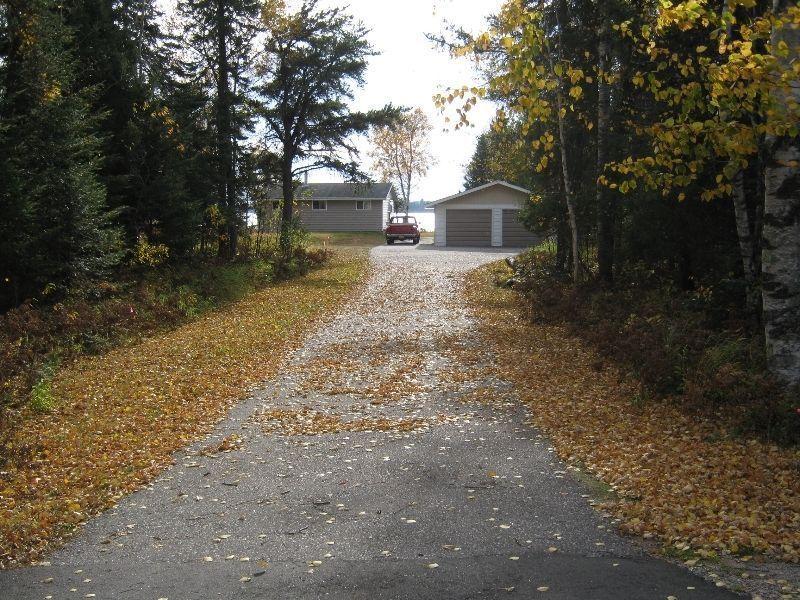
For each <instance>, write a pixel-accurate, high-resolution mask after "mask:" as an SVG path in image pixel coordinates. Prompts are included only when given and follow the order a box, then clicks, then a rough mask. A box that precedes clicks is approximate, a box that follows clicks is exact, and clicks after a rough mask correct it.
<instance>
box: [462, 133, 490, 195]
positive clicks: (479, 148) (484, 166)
mask: <svg viewBox="0 0 800 600" xmlns="http://www.w3.org/2000/svg"><path fill="white" fill-rule="evenodd" d="M488 162H489V134H488V133H482V134H480V135H479V136H478V141H477V142H476V144H475V152H473V154H472V158H471V159H470V161H469V164H468V165H467V171H466V173H465V175H464V189H465V190H469V189H472V188H476V187H478V186H481V185H484V184H486V183H489V181H491V179H490V175H489V168H488Z"/></svg>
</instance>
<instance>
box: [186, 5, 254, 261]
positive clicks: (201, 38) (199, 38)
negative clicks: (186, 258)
mask: <svg viewBox="0 0 800 600" xmlns="http://www.w3.org/2000/svg"><path fill="white" fill-rule="evenodd" d="M178 8H179V11H180V13H181V14H182V15H183V16H184V18H185V21H186V27H187V29H188V31H189V37H188V46H189V50H190V51H191V52H192V55H193V58H192V60H191V61H190V65H189V66H190V68H191V69H192V70H193V71H194V74H195V76H196V77H197V78H198V79H200V80H202V81H203V82H204V83H205V84H206V86H208V88H209V89H210V91H211V93H210V97H211V99H212V103H213V121H212V122H213V131H214V135H215V144H214V155H215V169H214V170H215V176H216V187H217V202H218V204H219V206H220V208H221V209H222V213H223V215H224V217H225V226H224V229H223V230H222V231H220V232H219V252H220V254H223V255H227V256H231V257H232V256H235V254H236V248H237V238H238V230H239V226H240V221H241V192H240V190H239V189H237V156H238V153H239V144H240V141H241V139H242V138H243V132H244V131H245V130H246V129H248V127H249V126H250V118H249V111H248V108H247V102H246V100H247V97H248V92H249V91H250V75H251V73H250V67H251V64H252V62H253V61H252V44H253V39H254V37H255V35H256V32H257V26H258V21H257V18H258V16H259V9H260V2H259V1H258V0H181V1H180V2H179V4H178Z"/></svg>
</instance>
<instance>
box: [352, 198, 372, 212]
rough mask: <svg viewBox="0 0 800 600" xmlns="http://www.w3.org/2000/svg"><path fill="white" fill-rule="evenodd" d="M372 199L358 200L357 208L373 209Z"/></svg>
mask: <svg viewBox="0 0 800 600" xmlns="http://www.w3.org/2000/svg"><path fill="white" fill-rule="evenodd" d="M371 209H372V200H356V210H371Z"/></svg>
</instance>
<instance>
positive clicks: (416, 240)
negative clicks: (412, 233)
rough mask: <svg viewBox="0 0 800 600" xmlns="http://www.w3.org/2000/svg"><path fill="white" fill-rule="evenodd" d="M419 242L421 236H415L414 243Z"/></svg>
mask: <svg viewBox="0 0 800 600" xmlns="http://www.w3.org/2000/svg"><path fill="white" fill-rule="evenodd" d="M417 244H419V238H418V237H415V238H414V245H415V246H416V245H417Z"/></svg>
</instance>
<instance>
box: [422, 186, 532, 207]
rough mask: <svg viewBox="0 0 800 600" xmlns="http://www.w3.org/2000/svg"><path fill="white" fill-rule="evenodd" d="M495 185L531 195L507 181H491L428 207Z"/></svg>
mask: <svg viewBox="0 0 800 600" xmlns="http://www.w3.org/2000/svg"><path fill="white" fill-rule="evenodd" d="M496 185H502V186H503V187H507V188H509V189H512V190H515V191H517V192H522V193H523V194H528V195H530V194H532V193H533V192H531V191H530V190H526V189H525V188H523V187H519V186H518V185H513V184H511V183H508V182H507V181H491V182H489V183H485V184H484V185H480V186H478V187H474V188H472V189H469V190H464V191H463V192H459V193H458V194H453V195H452V196H448V197H447V198H442V199H441V200H437V201H436V202H431V203H430V206H436V205H437V204H444V203H445V202H450V200H455V199H456V198H463V197H464V196H469V195H470V194H474V193H475V192H479V191H481V190H485V189H487V188H490V187H494V186H496Z"/></svg>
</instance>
